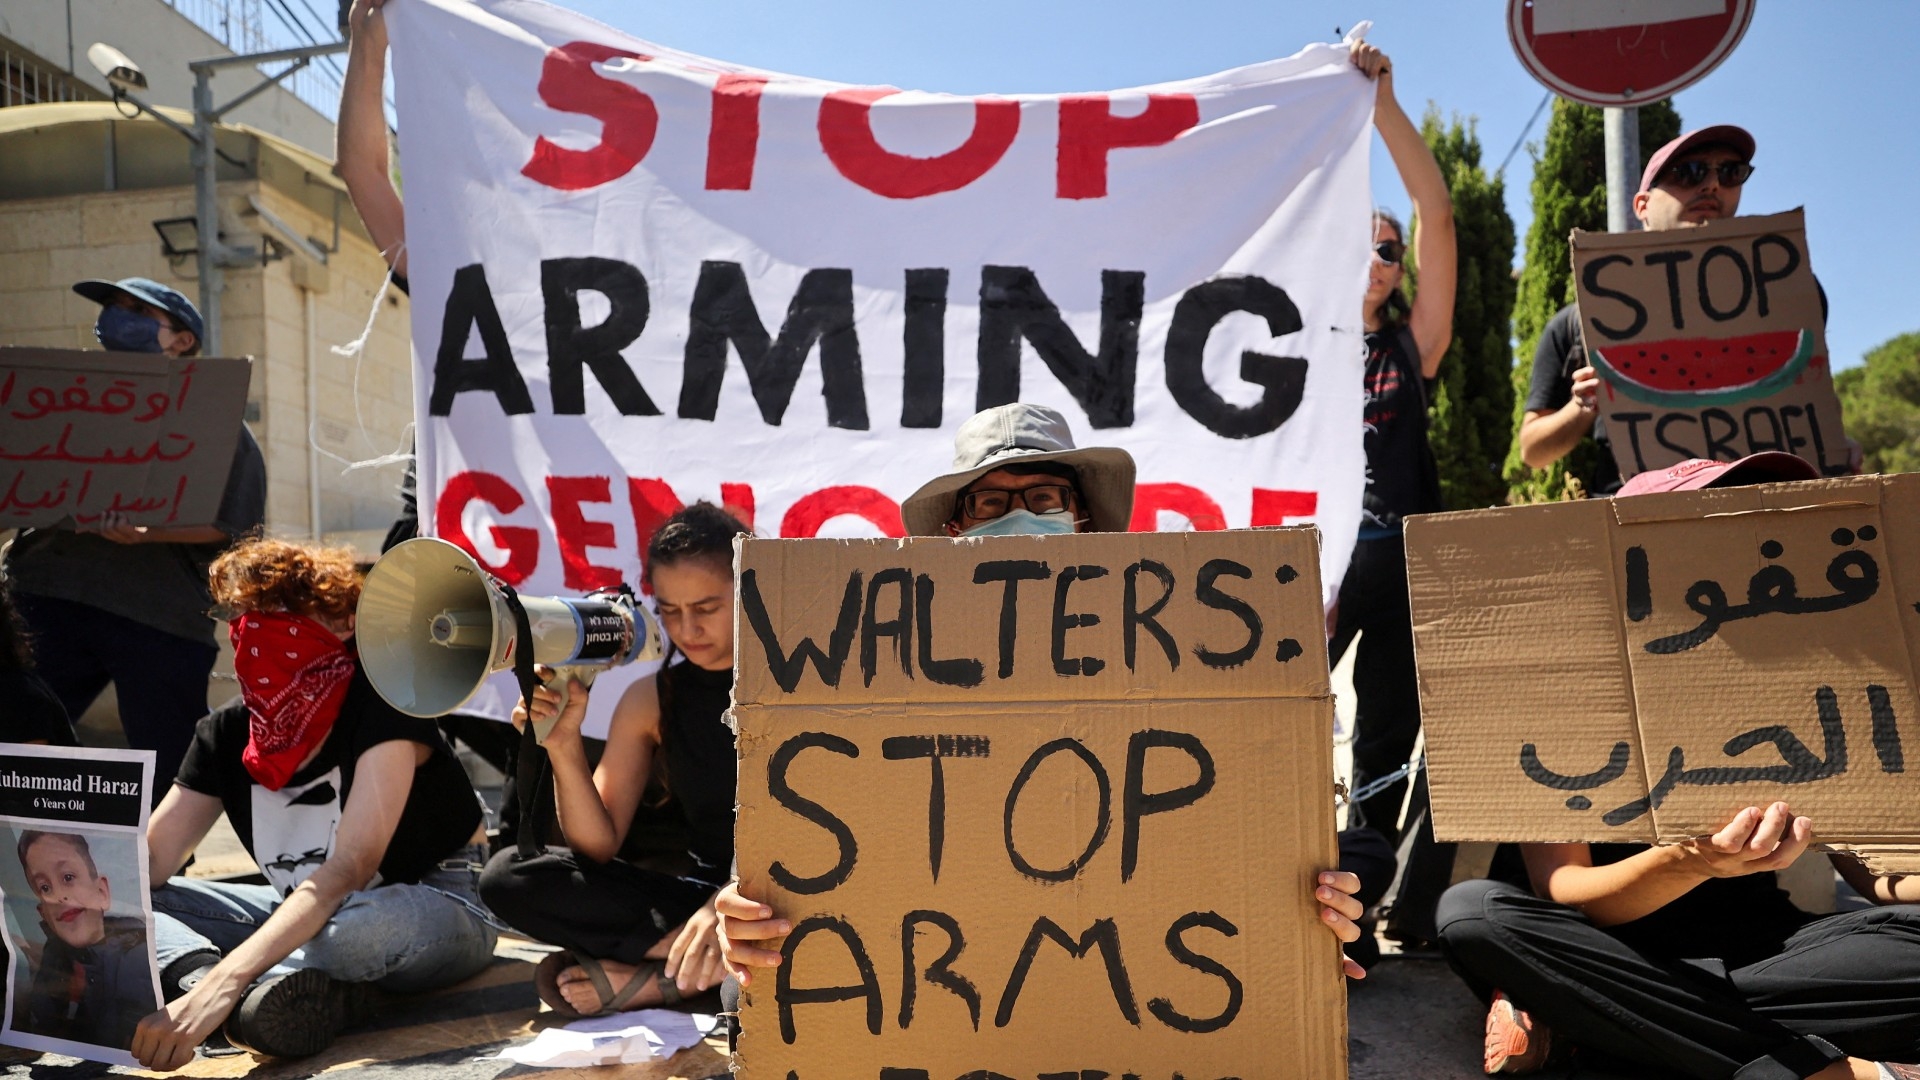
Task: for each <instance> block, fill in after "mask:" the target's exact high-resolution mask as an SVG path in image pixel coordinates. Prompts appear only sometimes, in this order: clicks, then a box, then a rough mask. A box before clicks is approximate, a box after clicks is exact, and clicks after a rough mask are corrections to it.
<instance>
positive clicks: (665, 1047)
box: [495, 1009, 715, 1069]
mask: <svg viewBox="0 0 1920 1080" xmlns="http://www.w3.org/2000/svg"><path fill="white" fill-rule="evenodd" d="M714 1020H715V1017H712V1016H707V1015H702V1014H699V1013H683V1012H674V1011H673V1010H671V1009H640V1010H638V1011H635V1012H624V1013H614V1014H613V1015H611V1016H596V1017H592V1018H590V1019H586V1020H576V1021H574V1022H573V1023H571V1024H568V1025H566V1026H565V1027H554V1028H548V1029H546V1030H545V1031H542V1032H541V1033H540V1034H538V1035H535V1036H534V1037H533V1041H532V1042H529V1043H523V1044H521V1045H518V1046H509V1047H506V1048H505V1049H503V1050H501V1051H500V1053H499V1054H498V1055H496V1058H495V1060H501V1061H511V1062H515V1063H516V1064H520V1065H532V1066H536V1067H539V1068H547V1069H570V1068H579V1067H581V1066H585V1065H632V1064H635V1063H637V1062H641V1061H659V1060H663V1059H665V1058H670V1057H672V1056H673V1055H675V1054H677V1053H679V1052H680V1051H682V1050H685V1049H686V1048H687V1047H689V1046H692V1045H693V1044H695V1043H697V1042H699V1041H700V1040H701V1039H702V1038H704V1037H705V1034H706V1032H708V1031H711V1030H713V1025H714Z"/></svg>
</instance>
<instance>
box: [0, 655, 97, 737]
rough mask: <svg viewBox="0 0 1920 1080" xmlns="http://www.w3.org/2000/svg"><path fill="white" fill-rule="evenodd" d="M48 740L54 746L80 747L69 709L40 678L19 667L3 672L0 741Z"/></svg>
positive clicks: (1, 674) (0, 688)
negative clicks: (68, 716) (74, 733)
mask: <svg viewBox="0 0 1920 1080" xmlns="http://www.w3.org/2000/svg"><path fill="white" fill-rule="evenodd" d="M41 740H45V741H46V742H47V743H48V744H49V745H51V746H79V745H80V740H79V739H76V738H74V736H73V723H72V722H71V721H70V720H68V719H67V709H66V706H64V705H62V704H60V699H59V698H58V697H55V696H54V693H53V690H52V688H50V687H49V686H47V684H46V682H45V681H43V680H42V679H41V678H40V676H38V675H35V674H34V673H33V672H31V671H22V670H20V669H18V668H4V669H0V742H11V743H30V742H39V741H41Z"/></svg>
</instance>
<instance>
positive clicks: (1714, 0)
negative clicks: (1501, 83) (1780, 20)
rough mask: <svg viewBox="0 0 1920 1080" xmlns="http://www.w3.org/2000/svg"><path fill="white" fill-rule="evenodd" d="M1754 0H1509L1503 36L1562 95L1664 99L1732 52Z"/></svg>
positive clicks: (1605, 102) (1612, 101)
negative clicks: (1508, 39)
mask: <svg viewBox="0 0 1920 1080" xmlns="http://www.w3.org/2000/svg"><path fill="white" fill-rule="evenodd" d="M1752 20H1753V0H1508V4H1507V34H1508V36H1509V37H1511V38H1512V39H1513V51H1514V52H1515V53H1517V54H1518V55H1519V57H1520V62H1521V63H1522V64H1523V65H1525V66H1526V69H1527V70H1528V71H1530V72H1532V73H1533V77H1534V78H1536V79H1539V80H1540V81H1541V82H1542V83H1544V84H1546V86H1547V88H1548V89H1550V90H1552V91H1553V92H1554V93H1556V94H1559V95H1560V96H1561V97H1565V98H1571V99H1572V100H1574V101H1579V102H1584V103H1586V104H1588V105H1599V106H1603V107H1604V106H1616V107H1626V106H1634V105H1645V104H1647V103H1649V102H1653V101H1658V100H1660V99H1661V98H1664V97H1671V96H1672V95H1674V94H1676V93H1678V92H1679V91H1681V90H1683V89H1685V88H1687V87H1689V86H1692V85H1693V84H1694V83H1695V82H1698V81H1699V80H1700V79H1701V78H1703V77H1705V76H1706V74H1707V73H1708V72H1710V71H1712V70H1713V69H1714V68H1715V67H1718V66H1719V64H1720V61H1722V60H1725V59H1726V58H1727V54H1729V53H1731V52H1733V48H1734V46H1735V45H1738V44H1739V43H1740V38H1741V35H1743V34H1745V33H1746V32H1747V24H1748V23H1749V22H1751V21H1752Z"/></svg>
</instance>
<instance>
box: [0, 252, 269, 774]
mask: <svg viewBox="0 0 1920 1080" xmlns="http://www.w3.org/2000/svg"><path fill="white" fill-rule="evenodd" d="M73 291H74V292H76V293H79V294H80V295H81V296H84V297H86V298H87V299H89V300H92V301H94V302H95V303H98V304H99V305H100V318H99V321H98V322H97V323H95V324H94V334H95V336H96V337H98V338H99V339H100V344H101V345H102V346H104V347H106V348H109V349H117V350H120V351H122V352H145V353H158V354H162V355H165V356H170V357H181V356H195V355H198V354H199V352H200V340H201V332H202V330H203V326H202V324H201V321H200V312H199V310H198V309H197V308H195V307H194V306H193V304H192V303H190V302H189V301H188V300H187V298H186V297H184V296H182V295H180V294H179V293H178V292H176V291H174V290H173V289H170V288H168V287H166V286H165V285H162V284H160V283H159V282H157V281H152V280H149V279H147V278H125V279H122V280H120V281H82V282H80V283H79V284H76V285H75V286H74V287H73ZM266 506H267V465H266V459H264V458H263V457H261V455H260V446H259V444H257V443H255V442H254V440H253V435H252V433H250V432H249V431H248V430H247V426H246V425H245V424H241V425H240V439H239V442H237V443H236V444H235V445H234V450H233V464H232V466H231V467H230V468H229V469H228V471H227V482H226V491H225V493H224V494H222V495H221V497H220V509H219V511H218V513H216V514H215V515H214V520H213V522H212V523H211V524H204V525H183V526H166V527H161V526H147V525H131V524H128V523H127V521H126V520H125V518H124V517H123V516H122V515H120V514H114V513H107V514H103V515H101V516H100V517H99V519H97V520H94V521H90V522H88V523H86V524H85V525H82V526H79V527H77V528H60V527H56V528H47V529H27V530H24V531H22V532H21V533H20V535H19V536H17V537H15V538H14V541H13V545H12V547H11V548H10V549H9V550H8V552H7V556H6V566H5V573H6V575H7V576H8V577H9V578H11V579H12V588H13V594H14V603H15V604H17V605H18V607H19V611H20V615H21V617H22V618H23V619H25V620H26V624H27V627H28V630H29V631H30V633H31V634H32V636H33V639H34V653H35V657H36V659H37V661H38V667H37V670H38V673H39V676H40V678H42V679H44V680H45V681H46V684H47V685H48V686H49V687H51V688H52V689H53V692H54V695H55V696H56V697H58V698H59V699H60V703H61V705H62V707H64V708H65V709H66V712H67V716H68V717H69V718H70V719H72V720H75V721H77V720H78V719H79V718H80V716H81V715H82V714H83V713H85V712H86V711H87V708H88V707H89V706H91V705H92V704H93V701H94V699H95V698H97V697H99V696H100V692H101V691H102V690H105V689H106V688H107V684H108V683H112V684H113V686H114V692H115V696H116V699H117V701H118V706H119V713H120V728H121V730H122V731H124V732H125V733H126V737H127V745H129V746H132V747H133V748H134V749H136V750H151V751H153V752H154V766H153V778H154V786H155V787H156V789H163V788H164V787H165V785H167V784H168V783H170V782H171V781H172V780H173V774H174V771H175V770H176V769H178V768H179V767H180V759H181V757H182V756H183V755H184V754H185V753H186V752H187V744H188V743H190V742H192V741H193V725H194V721H196V720H198V719H199V718H200V717H202V716H204V715H206V711H207V681H208V679H209V678H210V677H211V676H212V674H213V663H214V660H216V659H217V658H218V657H219V655H220V649H219V647H218V646H217V645H215V644H214V640H213V627H214V624H213V621H212V620H211V619H209V618H207V608H208V607H209V606H211V604H212V599H211V597H209V596H208V595H207V566H208V564H210V563H212V562H213V559H214V557H215V556H216V555H219V554H220V552H221V551H222V550H223V549H224V548H226V547H227V546H228V545H229V544H231V543H233V541H234V538H236V537H239V536H244V535H246V534H247V533H250V532H252V531H254V530H255V529H258V528H259V527H260V525H261V522H262V521H264V520H265V518H266ZM155 794H156V797H157V796H158V791H156V792H155Z"/></svg>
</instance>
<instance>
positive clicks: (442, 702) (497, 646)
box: [355, 537, 664, 742]
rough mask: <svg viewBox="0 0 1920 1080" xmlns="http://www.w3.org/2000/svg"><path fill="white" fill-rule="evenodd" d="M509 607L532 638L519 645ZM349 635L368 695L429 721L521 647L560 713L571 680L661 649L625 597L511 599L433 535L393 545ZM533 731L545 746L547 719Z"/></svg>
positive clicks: (373, 574)
mask: <svg viewBox="0 0 1920 1080" xmlns="http://www.w3.org/2000/svg"><path fill="white" fill-rule="evenodd" d="M515 604H518V606H519V607H520V608H521V610H523V611H524V612H525V613H526V626H527V631H528V637H529V638H530V640H522V639H521V635H520V630H519V625H520V623H519V619H518V618H517V617H516V615H515V612H514V606H515ZM355 637H357V638H358V639H359V645H360V666H361V669H362V670H364V671H365V672H366V673H367V679H368V681H370V682H372V683H373V688H374V690H375V691H376V692H378V693H379V695H380V696H381V697H382V698H385V699H386V702H387V704H389V705H392V706H393V707H394V708H396V709H398V710H400V711H401V712H403V713H406V714H407V715H409V716H429V717H430V716H442V715H445V714H447V713H450V712H452V711H454V710H455V709H458V708H459V707H460V706H462V705H465V704H466V703H467V702H468V700H470V699H471V698H472V697H473V695H474V694H476V693H478V692H479V690H480V687H481V685H482V684H483V683H485V682H486V680H487V677H488V676H490V675H492V674H493V673H494V672H496V671H506V670H509V669H511V668H512V667H513V663H514V659H515V656H516V653H517V652H519V651H522V650H527V649H531V650H532V651H533V661H534V662H535V663H537V664H545V665H547V666H549V667H552V668H555V669H557V670H556V672H555V675H554V677H553V680H552V681H553V682H554V683H555V684H557V685H558V687H559V690H560V703H561V706H562V707H563V708H564V707H565V705H566V699H567V680H568V679H569V678H577V679H579V680H580V681H581V682H582V683H586V684H591V683H592V682H593V676H594V675H595V674H597V673H598V672H600V671H603V670H605V669H607V668H610V667H617V666H618V665H621V664H630V663H632V662H634V661H636V660H657V659H659V658H660V656H661V654H662V653H663V652H664V649H663V648H662V645H661V640H660V627H659V624H658V623H656V622H654V620H653V616H652V615H651V614H650V613H648V611H647V609H646V608H645V607H642V606H641V605H639V604H638V603H635V602H634V599H633V597H632V595H631V594H627V593H606V594H595V595H592V596H587V597H560V596H517V595H515V594H514V593H513V592H512V591H511V590H508V589H506V588H505V587H504V586H502V585H501V584H500V582H498V581H496V580H495V579H494V578H493V576H492V575H490V574H488V573H487V572H486V571H485V570H484V569H482V568H481V566H480V564H479V563H477V562H475V561H474V559H473V557H472V556H470V555H468V554H467V553H466V552H464V551H462V550H460V549H459V548H457V547H455V546H453V545H452V544H449V543H447V542H446V541H444V540H435V539H433V538H431V537H420V538H417V539H414V540H408V541H406V542H405V543H402V544H398V545H396V546H395V547H394V548H393V549H392V550H391V551H389V552H387V553H386V554H385V555H383V556H381V557H380V561H379V562H377V563H374V564H373V569H372V570H370V571H368V572H367V580H366V583H365V584H364V585H362V586H361V589H360V606H359V610H358V613H357V616H356V629H355ZM555 719H556V720H557V719H558V714H557V713H556V714H555ZM534 728H535V730H534V734H535V737H536V738H537V739H539V740H540V741H542V742H544V741H546V736H547V732H548V731H550V730H552V728H553V721H547V722H546V723H542V724H535V725H534Z"/></svg>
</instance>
